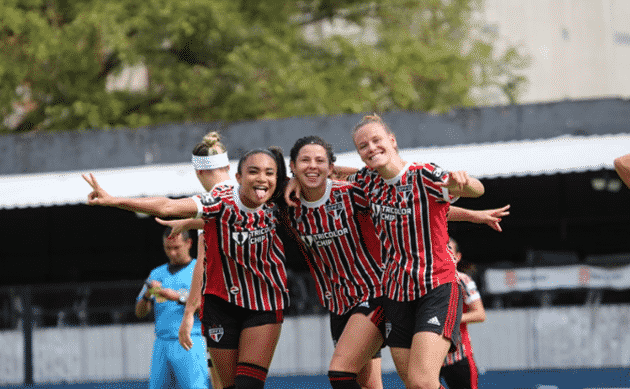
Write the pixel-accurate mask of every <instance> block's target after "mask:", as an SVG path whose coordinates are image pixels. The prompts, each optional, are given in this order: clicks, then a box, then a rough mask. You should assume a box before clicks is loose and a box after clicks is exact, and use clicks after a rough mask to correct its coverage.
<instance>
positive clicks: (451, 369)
mask: <svg viewBox="0 0 630 389" xmlns="http://www.w3.org/2000/svg"><path fill="white" fill-rule="evenodd" d="M448 247H449V248H450V250H451V251H452V252H453V256H454V257H455V261H456V263H459V262H460V261H461V259H462V253H461V252H460V251H459V245H458V244H457V242H456V241H455V239H453V238H451V239H450V240H449V243H448ZM458 275H459V284H460V286H461V288H462V293H463V295H464V296H463V297H464V309H463V313H462V319H461V324H460V326H459V333H460V342H459V343H458V344H457V349H456V350H455V351H453V352H450V353H449V354H448V355H447V356H446V359H445V360H444V365H443V366H442V369H441V371H440V377H441V378H442V379H443V380H444V381H445V382H446V385H448V388H449V389H477V388H478V387H479V371H478V369H477V365H476V364H475V359H474V358H473V349H472V344H471V343H470V336H469V334H468V323H481V322H483V321H485V320H486V311H485V309H484V307H483V302H482V301H481V296H480V295H479V291H478V290H477V285H476V284H475V281H473V280H472V278H471V277H470V276H468V275H467V274H466V273H462V272H459V271H458Z"/></svg>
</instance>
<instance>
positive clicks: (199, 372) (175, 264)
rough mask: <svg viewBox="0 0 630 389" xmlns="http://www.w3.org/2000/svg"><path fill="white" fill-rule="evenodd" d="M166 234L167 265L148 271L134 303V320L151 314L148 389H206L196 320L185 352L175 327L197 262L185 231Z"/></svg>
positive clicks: (202, 351)
mask: <svg viewBox="0 0 630 389" xmlns="http://www.w3.org/2000/svg"><path fill="white" fill-rule="evenodd" d="M170 233H171V230H170V229H169V228H167V229H166V230H165V231H164V234H163V237H162V243H163V245H164V252H165V253H166V256H167V257H168V263H165V264H163V265H160V266H158V267H156V268H155V269H153V270H152V271H151V273H150V274H149V278H148V279H147V281H146V282H145V285H144V287H143V288H142V291H141V292H140V294H139V295H138V299H137V302H136V312H135V313H136V316H137V317H138V318H143V317H145V316H146V315H147V314H148V313H149V312H150V311H151V309H153V310H154V312H155V342H154V344H153V354H152V357H151V375H150V378H149V388H150V389H158V388H165V389H166V388H170V387H173V386H175V387H180V388H195V389H202V388H207V387H208V383H209V382H208V369H207V368H206V360H207V356H206V347H205V343H204V341H203V337H202V334H201V322H200V321H199V318H198V317H197V318H195V321H194V324H193V330H192V337H193V338H194V339H195V345H194V347H192V348H191V349H190V350H189V351H186V350H185V349H183V348H182V347H181V346H180V345H179V342H178V331H179V326H180V323H181V321H182V317H183V315H184V306H185V305H186V301H187V299H188V295H189V291H190V285H191V282H192V277H193V269H194V268H195V264H196V262H197V261H196V260H195V259H193V258H192V257H191V255H190V248H191V246H192V239H191V238H190V235H189V234H188V231H185V232H182V233H180V234H177V235H175V236H174V237H169V234H170Z"/></svg>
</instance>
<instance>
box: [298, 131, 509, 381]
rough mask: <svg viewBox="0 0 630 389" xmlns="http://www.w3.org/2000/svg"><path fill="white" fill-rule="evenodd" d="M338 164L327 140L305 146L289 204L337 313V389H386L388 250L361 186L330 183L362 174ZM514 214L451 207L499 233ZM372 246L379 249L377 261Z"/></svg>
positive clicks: (455, 215) (456, 217) (323, 295)
mask: <svg viewBox="0 0 630 389" xmlns="http://www.w3.org/2000/svg"><path fill="white" fill-rule="evenodd" d="M334 160H335V157H334V155H333V152H332V148H331V147H330V145H329V144H328V143H327V142H325V141H324V140H322V139H321V138H319V137H316V136H310V137H305V138H301V139H299V140H298V141H297V142H296V143H295V145H294V147H293V148H292V150H291V170H292V171H293V173H294V176H295V178H294V179H293V180H292V183H291V184H290V185H289V188H288V191H291V190H293V188H294V187H295V189H296V190H297V191H298V193H299V195H298V196H299V197H300V200H298V201H297V202H295V201H290V199H287V202H288V203H290V204H291V205H293V206H296V208H295V209H291V210H290V216H291V219H292V221H293V225H294V227H295V228H296V229H297V231H298V235H299V236H300V237H301V239H302V240H303V241H304V242H305V244H306V246H307V247H308V249H309V251H310V252H311V253H312V260H311V262H310V264H311V265H312V266H311V273H312V275H313V277H314V278H315V281H316V284H317V285H318V287H319V290H318V295H319V298H320V301H321V302H322V304H323V305H324V306H325V307H327V308H328V309H329V310H330V311H331V312H332V315H331V327H332V330H333V339H334V340H335V343H336V348H335V353H334V355H333V360H332V361H331V365H330V373H329V375H330V378H331V385H332V386H333V388H359V387H360V386H361V387H370V388H373V387H382V380H381V375H380V373H381V370H380V360H379V359H378V358H373V359H372V360H371V361H370V360H369V358H371V357H372V356H373V355H374V351H375V350H378V349H379V347H380V345H381V344H382V341H383V337H384V333H383V331H382V330H383V328H382V327H380V328H379V326H378V325H377V323H378V322H377V321H375V319H377V318H378V319H379V320H380V317H381V315H382V308H381V306H380V304H379V300H380V299H379V298H378V297H379V296H381V294H382V291H381V282H380V278H378V279H376V278H375V277H374V276H375V275H379V274H381V273H382V271H381V269H380V253H379V252H378V250H379V249H380V246H381V245H380V241H378V240H377V241H376V242H375V241H374V238H376V235H375V233H374V225H373V224H372V222H371V221H370V220H365V219H362V217H364V216H365V215H364V214H363V213H362V212H361V211H365V210H366V209H367V206H368V204H367V203H366V196H365V194H364V193H363V190H362V189H360V190H359V188H358V184H356V183H355V184H352V183H348V182H340V181H334V180H329V179H327V177H328V176H329V175H332V176H338V175H340V174H341V175H342V176H347V174H353V173H355V172H356V170H354V171H352V169H349V168H344V167H341V168H336V167H334V165H333V162H334ZM508 209H509V205H508V206H505V207H502V208H499V209H490V210H481V211H473V210H467V209H464V208H458V207H452V209H451V212H450V213H449V220H451V221H470V222H474V223H483V224H488V225H489V226H490V227H491V228H493V229H495V230H497V231H500V230H501V227H500V224H499V223H500V221H501V218H502V217H503V216H506V215H508V214H509V212H508ZM366 246H368V250H366V249H365V247H366ZM369 246H372V247H371V248H375V249H376V253H374V252H373V251H372V254H373V255H372V256H370V250H369V248H370V247H369ZM353 307H354V308H353ZM344 312H345V313H344ZM381 322H382V321H381ZM346 323H347V324H346ZM344 326H345V328H344ZM379 329H380V330H381V332H380V333H379V332H378V330H379ZM368 362H369V363H368ZM359 371H360V373H359V377H358V379H357V380H355V377H356V375H357V372H359ZM358 385H360V386H358Z"/></svg>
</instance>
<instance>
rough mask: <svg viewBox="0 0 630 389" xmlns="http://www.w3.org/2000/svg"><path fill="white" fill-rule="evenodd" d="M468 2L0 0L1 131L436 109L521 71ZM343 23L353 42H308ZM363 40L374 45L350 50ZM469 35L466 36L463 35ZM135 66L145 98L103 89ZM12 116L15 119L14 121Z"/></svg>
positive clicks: (508, 87)
mask: <svg viewBox="0 0 630 389" xmlns="http://www.w3.org/2000/svg"><path fill="white" fill-rule="evenodd" d="M475 6H476V3H475V1H474V0H448V1H446V0H415V1H414V0H374V1H372V2H369V3H367V2H365V1H358V0H335V1H332V0H302V1H296V2H287V1H279V0H186V1H179V0H175V1H174V0H145V1H143V2H137V1H131V0H108V1H100V0H80V1H79V0H73V1H71V0H5V1H4V2H3V3H2V4H1V5H0V23H1V27H0V53H1V54H2V55H0V81H1V85H2V89H1V91H0V117H2V118H8V119H10V118H13V122H11V121H9V120H5V121H4V123H2V124H0V130H2V131H5V132H6V131H9V130H13V131H29V130H33V129H39V130H68V129H89V128H106V127H132V128H133V127H140V126H147V125H151V124H157V123H165V122H187V121H216V120H223V121H236V120H251V119H260V118H281V117H291V116H302V115H334V114H341V113H358V112H368V111H377V112H384V111H390V110H424V111H434V112H444V111H446V110H448V109H450V108H452V107H456V106H468V105H472V104H475V103H477V101H475V100H474V99H473V98H471V96H472V94H471V91H472V90H474V88H479V87H487V86H496V87H498V88H497V89H498V90H499V91H504V93H505V94H506V96H507V99H509V101H510V102H513V101H515V99H516V98H517V97H518V91H519V86H520V85H522V83H523V82H524V80H523V79H522V77H521V78H519V76H518V75H517V71H518V70H519V69H521V68H523V67H524V66H526V64H527V62H526V60H525V58H524V57H523V56H521V55H519V54H518V51H517V50H515V49H514V48H511V49H510V50H508V51H507V52H506V53H505V54H504V55H503V56H502V57H501V58H498V59H497V58H495V57H496V53H494V50H493V44H494V38H493V37H492V36H491V35H490V34H489V33H484V29H483V28H481V26H476V25H475V24H474V23H473V22H472V20H473V18H472V17H471V16H472V15H473V11H474V7H475ZM323 22H335V23H339V22H344V23H346V25H347V26H352V27H354V28H356V29H358V30H357V31H359V32H358V34H356V35H355V36H354V37H352V36H350V37H349V36H340V35H336V36H329V37H326V36H322V35H317V34H316V35H315V39H313V37H312V36H311V38H310V39H309V38H308V35H305V33H304V31H305V28H307V27H309V26H318V25H321V23H323ZM370 31H371V32H372V40H371V41H369V40H365V39H356V38H357V37H358V38H363V37H365V36H367V35H366V34H367V33H368V32H370ZM471 31H474V32H475V34H471ZM132 65H140V66H142V67H143V68H144V69H146V72H147V74H148V77H147V79H148V85H147V87H146V88H144V89H142V90H137V91H132V90H112V89H111V88H109V89H108V88H107V80H108V76H111V75H117V74H120V73H121V72H122V71H123V70H124V69H128V67H129V66H132ZM20 110H21V111H23V114H22V115H18V114H16V112H18V113H19V112H20Z"/></svg>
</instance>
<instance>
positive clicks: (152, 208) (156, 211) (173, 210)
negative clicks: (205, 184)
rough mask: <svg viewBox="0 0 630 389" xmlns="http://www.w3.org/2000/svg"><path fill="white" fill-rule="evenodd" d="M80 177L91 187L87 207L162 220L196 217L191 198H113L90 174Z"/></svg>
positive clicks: (195, 205)
mask: <svg viewBox="0 0 630 389" xmlns="http://www.w3.org/2000/svg"><path fill="white" fill-rule="evenodd" d="M82 177H83V179H84V180H85V181H86V182H87V183H88V184H89V185H90V186H91V187H92V192H90V193H89V194H88V201H87V203H88V204H89V205H100V206H107V207H115V208H120V209H124V210H127V211H133V212H140V213H146V214H149V215H153V216H159V217H162V218H164V217H179V218H188V217H194V216H196V215H197V204H196V203H195V201H194V200H193V199H192V198H184V199H177V200H174V199H169V198H168V197H142V198H129V197H114V196H111V195H110V194H109V193H107V192H106V191H105V190H104V189H103V188H102V187H101V186H100V185H99V183H98V181H96V178H95V177H94V175H93V174H92V173H90V174H83V175H82Z"/></svg>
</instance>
